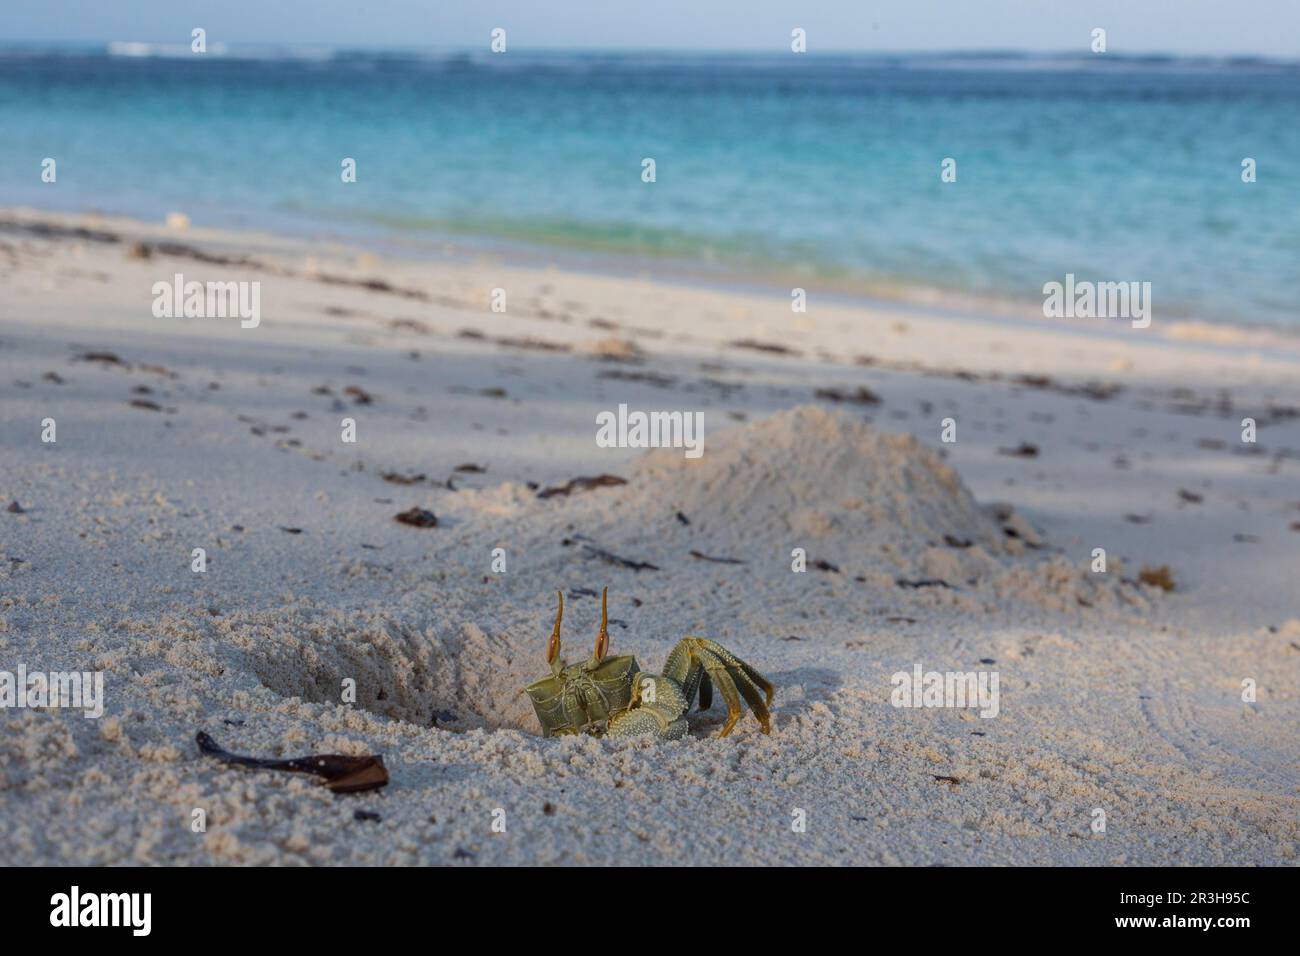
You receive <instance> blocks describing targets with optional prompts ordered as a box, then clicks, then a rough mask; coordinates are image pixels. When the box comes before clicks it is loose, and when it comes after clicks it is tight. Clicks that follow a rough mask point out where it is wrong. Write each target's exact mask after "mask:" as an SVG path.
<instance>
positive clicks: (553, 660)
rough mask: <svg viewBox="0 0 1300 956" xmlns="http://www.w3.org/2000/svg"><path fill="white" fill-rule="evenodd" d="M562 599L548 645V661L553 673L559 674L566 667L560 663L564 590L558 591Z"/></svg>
mask: <svg viewBox="0 0 1300 956" xmlns="http://www.w3.org/2000/svg"><path fill="white" fill-rule="evenodd" d="M555 594H556V596H557V597H559V599H560V609H559V610H558V611H556V612H555V627H553V628H551V640H550V642H549V643H548V644H547V645H546V663H548V664H550V665H551V673H553V674H559V673H560V671H561V670H563V669H564V665H563V664H562V663H560V622H561V621H562V620H564V592H563V591H556V592H555Z"/></svg>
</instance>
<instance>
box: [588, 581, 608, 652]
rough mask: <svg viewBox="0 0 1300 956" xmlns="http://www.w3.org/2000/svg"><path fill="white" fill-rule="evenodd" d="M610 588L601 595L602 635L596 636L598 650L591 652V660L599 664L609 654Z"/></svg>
mask: <svg viewBox="0 0 1300 956" xmlns="http://www.w3.org/2000/svg"><path fill="white" fill-rule="evenodd" d="M608 601H609V588H605V590H604V591H603V592H602V593H601V595H600V633H599V634H597V635H596V649H595V650H593V651H592V652H591V659H592V661H594V662H595V663H597V664H599V663H600V662H601V661H603V660H604V659H605V655H606V654H607V653H608V652H609V607H608Z"/></svg>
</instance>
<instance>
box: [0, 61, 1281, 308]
mask: <svg viewBox="0 0 1300 956" xmlns="http://www.w3.org/2000/svg"><path fill="white" fill-rule="evenodd" d="M160 52H165V51H158V50H150V49H131V50H118V51H117V52H111V51H109V50H75V49H60V50H41V49H31V48H19V47H8V48H0V204H3V205H19V204H21V205H29V206H35V207H37V208H46V209H56V210H66V211H85V210H91V209H93V210H99V211H102V212H107V213H113V214H126V215H135V216H142V217H146V218H155V219H156V218H158V217H160V216H162V215H164V214H165V213H167V212H169V211H172V210H181V211H184V212H186V213H188V214H189V215H190V216H191V217H192V218H193V219H194V221H195V222H196V223H197V224H203V225H214V226H232V227H254V228H260V229H268V230H280V231H287V232H293V233H298V234H306V235H320V236H326V235H329V236H343V237H349V236H355V237H358V238H366V239H372V240H373V239H386V240H391V241H395V242H398V243H401V244H404V245H405V247H407V248H411V249H419V248H421V246H422V244H428V248H430V249H433V248H435V244H437V243H441V242H445V241H447V240H450V241H451V242H453V243H456V244H458V245H462V246H469V247H471V248H473V247H474V246H476V245H478V244H483V245H487V246H502V245H504V246H507V247H517V248H519V249H528V250H544V251H545V254H546V255H552V254H554V255H574V256H579V257H589V258H591V259H592V260H596V261H600V262H608V263H613V264H627V265H634V266H635V267H636V268H637V269H645V268H649V269H655V268H660V267H661V268H662V269H664V270H665V271H674V270H682V271H686V272H703V273H705V274H712V273H716V274H718V275H720V276H726V277H728V278H729V279H731V278H736V277H741V278H743V277H756V278H762V279H764V280H767V281H773V282H785V281H787V280H788V281H790V282H792V283H793V282H798V283H799V284H803V285H807V286H809V287H810V288H817V284H818V283H824V285H825V286H826V287H827V288H834V289H836V290H840V291H857V292H862V293H864V294H868V295H872V296H886V297H892V296H897V295H903V296H906V295H908V294H910V293H912V292H915V291H917V290H938V291H941V292H948V293H954V294H958V295H966V296H968V297H970V296H971V295H972V294H974V296H977V297H980V298H985V297H987V298H993V299H998V300H1007V301H1009V302H1013V303H1024V304H1026V305H1029V306H1033V305H1035V304H1041V302H1042V291H1041V290H1042V286H1043V283H1044V282H1048V281H1052V280H1060V279H1062V278H1063V277H1064V275H1065V274H1066V273H1067V272H1071V273H1074V274H1075V275H1076V276H1077V277H1078V278H1079V279H1094V280H1098V281H1108V280H1137V281H1149V282H1151V283H1152V289H1153V293H1152V294H1153V300H1154V308H1155V310H1156V314H1157V316H1160V315H1164V316H1170V315H1176V316H1180V317H1191V318H1199V319H1205V320H1209V321H1221V322H1244V323H1267V324H1275V325H1276V324H1282V325H1290V326H1294V327H1297V328H1300V307H1297V295H1300V64H1296V63H1288V62H1270V61H1262V60H1236V61H1207V60H1182V59H1175V58H1123V57H1115V56H1112V55H1110V54H1106V55H1104V56H1095V55H1087V56H1080V57H1043V56H1025V55H1016V54H1005V55H981V56H974V55H948V56H939V55H926V56H914V57H875V56H867V55H863V56H845V57H835V56H813V55H806V56H796V55H793V54H784V55H752V56H750V55H716V56H710V55H703V54H692V55H670V54H663V55H657V54H623V55H615V54H599V53H590V54H574V53H565V54H547V55H527V54H522V53H515V52H513V51H512V52H511V53H509V54H506V55H502V56H494V55H491V54H488V53H483V54H473V55H469V54H463V53H416V52H392V53H373V52H366V53H361V52H344V51H327V50H320V51H291V52H284V51H273V50H251V51H237V50H236V51H234V53H233V55H225V56H216V55H208V56H205V57H199V56H191V55H179V56H172V55H158V54H159V53H160ZM126 53H130V54H133V55H125V54H126ZM140 54H144V55H140ZM47 156H50V157H54V158H56V160H57V162H58V182H57V184H55V185H53V186H50V185H45V184H42V183H41V181H40V164H41V160H42V159H43V158H44V157H47ZM343 157H353V158H355V159H356V161H357V171H358V175H357V178H358V181H357V182H356V183H355V184H348V185H345V184H343V183H342V182H341V180H340V175H339V173H340V160H341V159H342V158H343ZM644 157H653V158H654V159H655V161H656V165H657V180H658V181H657V182H655V183H654V184H652V185H647V184H645V183H643V182H642V181H641V161H642V159H643V158H644ZM946 157H952V158H954V159H955V160H956V161H957V182H956V183H953V184H944V183H942V182H941V181H940V175H939V173H940V163H941V161H942V160H943V159H944V158H946ZM1245 157H1252V158H1254V159H1255V160H1256V162H1257V166H1258V182H1256V183H1254V184H1252V185H1246V184H1243V183H1242V181H1241V162H1242V159H1243V158H1245Z"/></svg>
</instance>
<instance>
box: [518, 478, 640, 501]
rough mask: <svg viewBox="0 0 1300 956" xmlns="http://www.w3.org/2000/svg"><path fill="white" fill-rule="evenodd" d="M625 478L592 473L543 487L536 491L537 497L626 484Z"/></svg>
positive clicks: (569, 493)
mask: <svg viewBox="0 0 1300 956" xmlns="http://www.w3.org/2000/svg"><path fill="white" fill-rule="evenodd" d="M626 484H627V479H626V478H620V477H619V476H618V475H592V476H579V477H577V478H573V479H571V480H569V481H567V482H565V483H564V484H562V485H554V486H552V487H550V488H544V489H542V490H541V491H539V492H538V493H537V497H538V498H543V499H545V498H554V497H556V496H557V495H565V496H567V495H571V494H573V493H574V492H575V491H589V490H591V489H592V488H605V487H611V486H614V485H626Z"/></svg>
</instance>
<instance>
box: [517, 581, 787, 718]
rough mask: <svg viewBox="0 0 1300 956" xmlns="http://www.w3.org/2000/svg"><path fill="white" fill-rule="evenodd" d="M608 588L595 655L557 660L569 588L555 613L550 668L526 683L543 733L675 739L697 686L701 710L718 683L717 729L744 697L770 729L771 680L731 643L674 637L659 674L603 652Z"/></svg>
mask: <svg viewBox="0 0 1300 956" xmlns="http://www.w3.org/2000/svg"><path fill="white" fill-rule="evenodd" d="M608 597H609V588H605V592H604V594H602V595H601V598H600V633H599V634H598V635H596V648H595V650H594V651H592V654H591V657H589V658H587V660H585V661H583V662H582V663H581V664H573V665H568V664H565V663H564V661H562V660H560V621H561V620H562V619H563V618H564V594H563V593H561V594H560V608H559V610H558V611H557V612H556V613H555V627H554V629H553V630H552V631H551V640H550V643H549V645H548V646H547V648H546V662H547V663H548V664H550V665H551V676H550V677H543V678H542V679H541V680H539V681H535V682H534V683H532V684H529V685H528V686H527V687H526V688H524V691H525V693H527V694H528V696H529V697H530V698H532V701H533V708H534V709H535V710H536V711H537V720H538V722H539V723H540V724H541V725H542V736H543V737H554V736H558V735H560V734H579V733H588V734H602V733H603V734H608V735H609V736H611V737H631V736H635V735H637V734H654V735H655V736H657V737H662V738H664V739H666V740H676V739H677V738H678V737H681V736H683V735H684V734H685V733H686V712H687V711H688V710H690V708H691V703H692V702H693V701H694V699H695V695H696V693H697V692H698V693H699V697H700V710H708V709H709V707H710V705H712V703H713V687H714V685H715V684H716V685H717V688H718V691H719V693H721V694H722V699H723V701H724V702H726V705H727V723H726V725H725V726H724V727H723V728H722V732H721V733H719V734H718V736H719V737H725V736H727V734H729V733H731V729H732V728H733V727H735V726H736V721H738V720H739V719H740V713H741V707H740V700H741V698H742V697H743V698H744V699H745V701H746V703H748V704H749V707H750V709H751V710H752V711H753V712H754V716H755V717H757V718H758V722H759V724H760V725H762V728H763V733H765V734H770V733H771V732H772V723H771V715H770V714H769V712H768V709H769V708H770V707H771V706H772V685H771V684H770V683H769V682H768V680H767V678H765V677H764V676H763V675H762V674H760V673H759V672H758V671H756V670H754V668H752V667H750V666H749V665H748V664H746V663H745V662H744V661H742V660H741V659H740V658H738V657H736V656H735V655H734V654H732V653H731V652H730V651H728V650H727V649H726V648H724V647H721V646H719V645H717V644H715V643H714V642H713V641H710V640H706V639H705V638H702V637H684V638H682V639H681V640H680V641H678V642H677V646H676V647H674V648H673V650H672V653H671V654H669V655H668V660H667V661H666V662H665V663H664V671H663V673H662V674H652V673H650V672H649V671H643V670H641V668H640V667H639V666H638V665H637V662H636V658H635V657H633V656H632V655H630V654H624V655H621V656H619V657H606V656H605V654H606V652H607V651H608V650H609V614H608V609H607V599H608Z"/></svg>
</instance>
